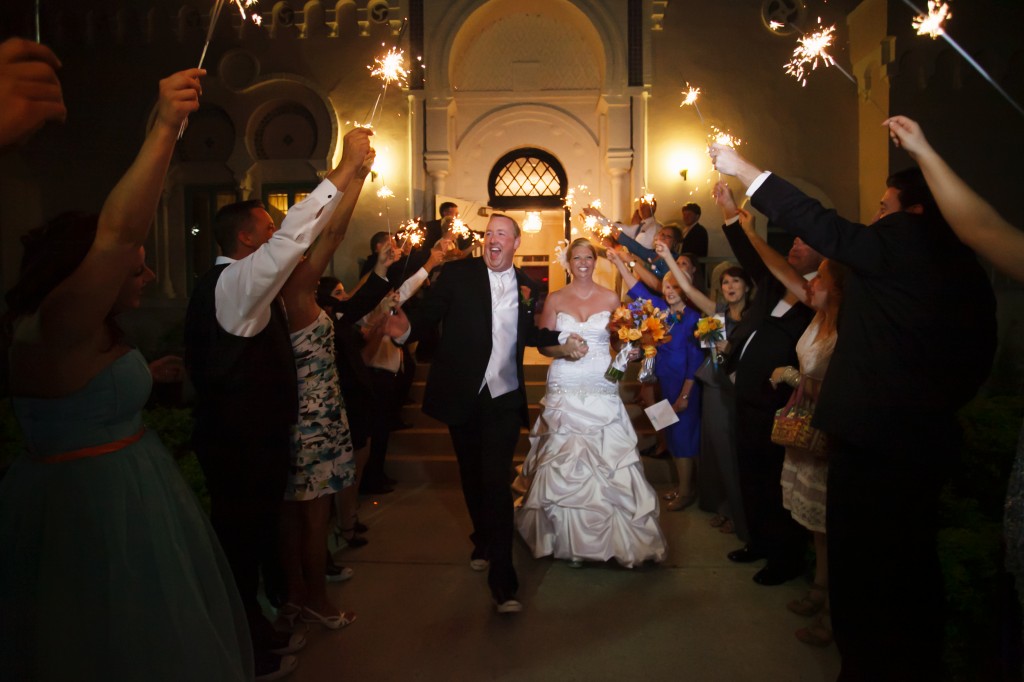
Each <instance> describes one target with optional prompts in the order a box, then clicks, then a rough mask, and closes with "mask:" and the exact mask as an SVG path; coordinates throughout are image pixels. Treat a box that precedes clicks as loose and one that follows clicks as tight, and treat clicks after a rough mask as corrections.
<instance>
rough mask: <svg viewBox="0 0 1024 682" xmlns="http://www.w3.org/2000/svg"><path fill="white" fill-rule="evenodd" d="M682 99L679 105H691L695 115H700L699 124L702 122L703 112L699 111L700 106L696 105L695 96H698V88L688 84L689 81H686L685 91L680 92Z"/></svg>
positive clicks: (702, 123)
mask: <svg viewBox="0 0 1024 682" xmlns="http://www.w3.org/2000/svg"><path fill="white" fill-rule="evenodd" d="M682 95H683V101H682V102H680V103H679V106H681V107H689V106H692V107H693V109H694V111H696V112H697V116H699V117H700V124H701V125H705V123H704V114H702V113H700V107H698V106H697V98H698V97H699V96H700V88H695V87H693V86H692V85H690V83H689V81H687V83H686V92H684V93H682Z"/></svg>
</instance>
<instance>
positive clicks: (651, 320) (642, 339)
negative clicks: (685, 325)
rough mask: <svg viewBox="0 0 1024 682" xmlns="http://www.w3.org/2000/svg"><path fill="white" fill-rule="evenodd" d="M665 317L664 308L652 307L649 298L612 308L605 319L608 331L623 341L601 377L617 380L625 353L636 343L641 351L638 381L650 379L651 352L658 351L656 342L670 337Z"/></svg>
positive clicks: (666, 314)
mask: <svg viewBox="0 0 1024 682" xmlns="http://www.w3.org/2000/svg"><path fill="white" fill-rule="evenodd" d="M668 319H669V313H668V311H667V310H662V309H661V308H655V307H654V305H653V304H652V303H651V301H650V300H649V299H645V298H638V299H637V300H635V301H633V302H632V303H629V304H628V305H622V306H619V307H618V308H616V309H615V312H613V313H612V317H611V321H610V322H609V323H608V331H610V332H611V333H612V334H615V335H617V336H618V337H619V340H620V341H623V342H625V345H624V346H623V347H622V350H620V351H619V353H618V355H616V356H615V358H614V359H613V360H612V362H611V364H610V365H608V370H607V371H605V373H604V378H605V379H607V380H608V381H618V380H619V379H621V378H622V377H623V376H625V374H626V364H627V363H628V362H629V354H630V353H631V352H632V351H633V349H634V348H637V347H639V348H641V349H642V350H643V353H644V359H643V363H642V364H641V366H640V377H639V378H640V381H645V382H651V381H654V380H655V379H654V356H655V355H657V354H658V346H660V345H661V344H663V343H667V342H668V341H670V340H671V339H672V337H671V336H669V333H668V332H669V330H670V326H669V323H668Z"/></svg>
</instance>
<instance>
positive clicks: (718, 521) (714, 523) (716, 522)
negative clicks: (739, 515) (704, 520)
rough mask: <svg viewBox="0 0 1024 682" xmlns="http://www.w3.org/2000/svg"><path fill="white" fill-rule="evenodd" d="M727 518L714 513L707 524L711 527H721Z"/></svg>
mask: <svg viewBox="0 0 1024 682" xmlns="http://www.w3.org/2000/svg"><path fill="white" fill-rule="evenodd" d="M728 520H729V519H727V518H726V517H724V516H722V515H721V514H715V515H714V516H713V517H712V519H711V523H709V524H708V525H709V526H711V527H712V528H721V527H722V525H723V524H724V523H725V522H726V521H728Z"/></svg>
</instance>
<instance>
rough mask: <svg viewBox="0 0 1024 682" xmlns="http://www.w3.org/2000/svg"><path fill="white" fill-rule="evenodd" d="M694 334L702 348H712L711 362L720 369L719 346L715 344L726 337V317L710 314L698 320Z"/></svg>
mask: <svg viewBox="0 0 1024 682" xmlns="http://www.w3.org/2000/svg"><path fill="white" fill-rule="evenodd" d="M693 336H694V338H696V339H697V340H698V341H700V347H701V348H708V349H710V350H711V364H712V365H714V367H715V369H718V348H716V347H715V344H716V343H717V342H718V341H721V340H722V339H724V338H725V318H724V317H723V316H721V315H709V316H707V317H702V318H700V319H699V320H697V328H696V329H694V330H693Z"/></svg>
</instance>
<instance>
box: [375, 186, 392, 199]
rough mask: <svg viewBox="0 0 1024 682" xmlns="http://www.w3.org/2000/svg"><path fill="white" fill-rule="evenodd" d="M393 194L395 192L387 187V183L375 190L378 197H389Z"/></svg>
mask: <svg viewBox="0 0 1024 682" xmlns="http://www.w3.org/2000/svg"><path fill="white" fill-rule="evenodd" d="M394 196H395V193H394V192H392V191H391V188H390V187H388V186H387V185H383V186H382V187H381V188H380V189H379V190H377V198H378V199H391V198H392V197H394Z"/></svg>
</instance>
